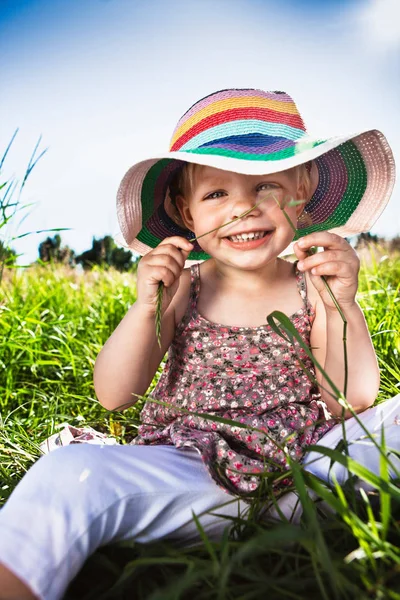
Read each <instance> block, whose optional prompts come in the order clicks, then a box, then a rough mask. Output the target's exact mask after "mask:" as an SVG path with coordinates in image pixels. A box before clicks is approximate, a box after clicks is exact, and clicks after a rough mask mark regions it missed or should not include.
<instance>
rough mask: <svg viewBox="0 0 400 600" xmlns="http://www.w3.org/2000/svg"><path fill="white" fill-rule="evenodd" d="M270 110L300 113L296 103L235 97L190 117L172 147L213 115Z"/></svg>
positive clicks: (218, 102) (172, 140) (180, 129)
mask: <svg viewBox="0 0 400 600" xmlns="http://www.w3.org/2000/svg"><path fill="white" fill-rule="evenodd" d="M253 107H256V108H269V109H271V110H275V111H276V112H281V113H287V114H291V115H298V114H299V111H298V110H297V107H296V105H295V103H294V102H282V101H281V100H270V99H268V98H262V97H261V96H246V97H243V98H238V97H233V98H228V99H226V100H217V101H216V102H213V103H212V104H209V105H208V106H205V107H204V108H202V109H201V110H199V111H198V112H196V113H195V114H194V115H192V116H191V117H189V118H188V119H187V120H186V121H185V122H184V123H183V124H182V125H181V126H180V127H179V129H177V130H176V131H175V133H174V135H173V137H172V139H171V146H173V145H174V144H175V142H176V140H177V139H179V138H180V137H181V136H182V135H183V134H184V133H186V132H187V131H189V129H190V128H191V127H193V126H194V125H196V124H197V123H199V122H200V121H202V120H203V119H205V118H206V117H209V116H210V115H212V114H216V113H219V112H223V111H225V110H229V109H234V108H253Z"/></svg>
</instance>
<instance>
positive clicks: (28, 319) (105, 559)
mask: <svg viewBox="0 0 400 600" xmlns="http://www.w3.org/2000/svg"><path fill="white" fill-rule="evenodd" d="M399 282H400V257H399V256H398V255H397V256H395V255H392V256H387V257H385V258H383V259H380V260H378V259H374V258H373V256H372V258H371V259H370V260H369V264H366V263H364V264H363V266H362V269H361V273H360V288H359V290H360V291H359V295H358V300H359V302H360V304H361V306H362V308H363V310H364V313H365V316H366V319H367V322H368V326H369V328H370V331H371V334H372V339H373V342H374V345H375V348H376V351H377V355H378V358H379V363H380V367H381V390H380V393H379V397H378V399H377V401H378V402H380V401H383V400H385V399H386V398H390V397H392V396H394V395H396V394H397V393H399V391H400V360H399V353H400V334H399V331H400V313H399ZM135 294H136V282H135V276H134V275H133V274H121V273H118V272H116V271H112V270H109V271H100V270H98V271H93V272H91V273H85V274H78V273H76V272H75V271H73V270H68V269H67V268H65V267H63V268H59V267H56V266H52V267H46V268H44V267H32V268H30V269H27V270H25V271H23V272H14V271H11V270H6V271H5V274H4V277H3V282H2V287H1V288H0V328H1V335H0V390H1V393H0V413H1V421H0V500H1V501H2V502H4V501H5V500H6V499H7V497H8V496H9V494H10V493H11V491H12V489H13V488H14V487H15V485H16V484H17V482H18V481H19V479H20V478H21V477H22V476H23V474H24V473H25V471H26V470H27V469H28V468H29V467H30V466H31V464H32V463H33V462H34V461H35V460H36V459H37V457H38V456H39V455H40V451H39V443H40V442H41V441H43V440H44V439H45V438H46V437H47V436H49V435H51V434H52V433H53V432H54V431H56V430H57V426H59V425H60V424H61V423H63V422H69V423H71V424H74V425H83V424H86V425H92V426H94V427H96V429H99V430H101V431H104V432H109V433H112V434H113V435H115V436H116V437H117V438H118V439H119V441H121V442H122V443H128V442H129V441H130V440H131V439H132V437H133V436H134V435H135V434H136V428H137V425H138V422H139V411H140V408H141V404H140V403H139V404H138V405H136V406H135V407H133V408H131V409H129V410H128V411H125V412H124V413H108V412H107V411H105V410H104V409H103V408H102V407H101V406H100V405H99V404H98V402H97V401H96V399H95V395H94V389H93V383H92V371H93V365H94V361H95V358H96V356H97V353H98V352H99V350H100V348H101V347H102V345H103V344H104V342H105V341H106V340H107V338H108V337H109V335H110V334H111V332H112V331H113V330H114V329H115V327H116V325H117V324H118V323H119V321H120V320H121V319H122V317H123V315H124V314H125V313H126V311H127V309H128V308H129V306H130V305H131V304H132V303H133V302H134V300H135ZM158 376H159V373H158V374H157V375H156V377H155V380H154V382H153V385H154V383H155V381H156V380H157V378H158ZM351 469H352V470H353V475H354V476H356V475H358V476H359V477H361V478H362V479H365V480H366V481H369V482H370V483H371V485H372V486H373V487H374V492H373V493H368V494H359V493H357V494H355V492H354V480H352V479H350V480H349V482H348V483H347V484H346V485H345V486H342V487H341V488H340V487H335V486H334V485H333V486H328V485H324V484H322V483H321V482H320V481H318V480H317V479H316V478H315V477H313V476H311V475H309V474H307V473H305V472H304V471H303V470H302V469H301V467H299V466H297V465H293V476H294V481H295V487H296V490H297V493H298V495H299V497H300V500H301V502H302V504H303V517H302V522H301V524H300V526H294V525H291V524H290V523H288V522H283V523H282V524H278V525H276V524H275V525H271V524H268V523H265V522H262V521H260V519H259V513H260V510H261V508H262V503H260V502H257V500H255V501H254V503H253V505H252V506H251V508H250V510H249V514H248V516H247V518H246V519H243V520H242V521H240V520H239V519H237V520H236V521H235V522H233V523H232V527H233V531H234V532H235V539H233V536H232V535H231V536H228V535H227V536H226V538H225V539H224V540H223V541H222V542H221V543H219V544H214V543H211V542H209V541H208V540H207V539H205V540H204V543H203V545H202V546H200V547H198V548H192V549H187V550H182V549H181V550H180V549H178V548H174V547H171V546H166V545H163V544H161V543H158V544H154V545H149V546H139V545H136V544H133V543H132V544H129V543H126V544H117V545H113V546H110V547H108V548H103V549H100V550H99V551H98V552H96V553H95V554H94V555H93V557H91V558H90V559H89V560H88V562H87V564H86V565H85V567H84V569H83V570H82V571H81V573H80V574H79V576H78V577H77V579H76V580H75V582H74V583H73V584H72V585H71V587H70V589H69V592H68V593H67V595H66V598H67V599H68V600H75V599H76V598H82V599H83V598H84V599H85V600H89V599H90V598H93V599H94V598H96V600H105V599H106V598H110V599H111V598H112V599H114V598H135V599H136V598H139V599H141V598H152V599H153V600H156V599H159V600H168V599H171V600H172V599H175V598H189V597H190V598H191V599H193V598H198V599H202V598H212V599H214V598H215V599H219V600H222V599H225V598H227V599H230V598H235V599H236V598H241V599H251V598H279V599H291V598H293V599H298V598H324V599H331V598H332V599H335V598H340V599H341V598H349V599H350V598H351V599H353V598H356V599H358V598H359V599H361V598H376V599H381V598H382V599H385V598H393V599H400V550H399V543H400V528H399V523H400V510H399V507H400V502H399V501H400V489H399V488H398V487H397V486H396V485H395V484H391V483H390V482H389V481H388V469H387V464H386V463H385V461H384V460H382V464H381V473H380V476H379V477H375V478H374V477H373V476H372V474H370V473H368V471H361V472H360V470H359V469H357V467H356V466H352V467H351ZM309 490H312V492H313V495H314V496H313V497H316V498H322V499H323V500H324V501H325V504H326V505H327V506H330V508H331V510H330V511H327V512H325V514H324V515H322V514H319V513H320V509H319V506H320V504H318V503H315V502H313V501H312V500H311V499H310V495H309V493H308V491H309Z"/></svg>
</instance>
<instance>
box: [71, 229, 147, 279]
mask: <svg viewBox="0 0 400 600" xmlns="http://www.w3.org/2000/svg"><path fill="white" fill-rule="evenodd" d="M75 260H76V262H77V263H80V264H81V265H82V266H83V268H84V269H91V268H92V267H93V266H94V265H98V266H110V267H114V268H115V269H117V270H118V271H129V270H131V269H132V268H133V267H134V266H135V262H133V261H132V252H131V251H130V250H124V248H119V247H118V246H117V244H116V243H115V242H114V240H113V238H112V237H111V236H110V235H106V236H105V237H103V238H100V239H96V238H95V237H94V238H93V241H92V247H91V249H90V250H86V251H85V252H82V254H80V255H79V256H77V257H76V259H75Z"/></svg>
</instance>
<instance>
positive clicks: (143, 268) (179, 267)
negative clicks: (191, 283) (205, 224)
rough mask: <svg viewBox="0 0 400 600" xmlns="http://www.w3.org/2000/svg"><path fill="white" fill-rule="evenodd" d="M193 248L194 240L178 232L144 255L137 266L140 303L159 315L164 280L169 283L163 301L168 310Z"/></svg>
mask: <svg viewBox="0 0 400 600" xmlns="http://www.w3.org/2000/svg"><path fill="white" fill-rule="evenodd" d="M192 249H193V244H191V243H190V242H188V240H186V239H185V238H183V237H178V236H174V237H170V238H165V240H163V241H162V242H160V244H159V245H158V246H157V248H154V250H151V252H148V253H147V254H146V255H145V256H143V257H142V258H141V259H140V261H139V266H138V270H137V301H136V304H140V305H141V306H143V308H145V309H146V310H148V311H149V314H151V315H155V314H156V307H157V290H158V285H159V283H160V281H162V282H163V284H164V287H165V289H164V294H163V304H162V313H164V312H165V311H166V309H167V308H168V306H169V305H170V304H171V300H172V298H173V297H174V296H175V294H176V291H177V289H178V287H179V278H180V276H181V274H182V271H183V268H184V266H185V260H186V259H187V257H188V255H189V253H190V251H191V250H192Z"/></svg>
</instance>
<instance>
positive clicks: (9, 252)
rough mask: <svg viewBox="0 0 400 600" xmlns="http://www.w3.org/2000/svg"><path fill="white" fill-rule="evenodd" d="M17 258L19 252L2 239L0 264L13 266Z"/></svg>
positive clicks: (0, 242)
mask: <svg viewBox="0 0 400 600" xmlns="http://www.w3.org/2000/svg"><path fill="white" fill-rule="evenodd" d="M16 260H17V253H16V251H15V250H14V249H13V248H10V247H9V246H7V244H5V243H4V242H2V241H1V240H0V264H1V265H5V266H6V267H12V266H13V265H15V263H16Z"/></svg>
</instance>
